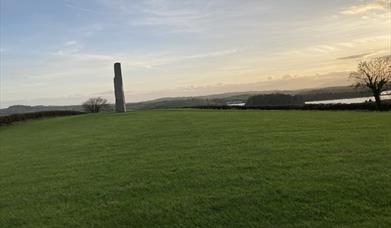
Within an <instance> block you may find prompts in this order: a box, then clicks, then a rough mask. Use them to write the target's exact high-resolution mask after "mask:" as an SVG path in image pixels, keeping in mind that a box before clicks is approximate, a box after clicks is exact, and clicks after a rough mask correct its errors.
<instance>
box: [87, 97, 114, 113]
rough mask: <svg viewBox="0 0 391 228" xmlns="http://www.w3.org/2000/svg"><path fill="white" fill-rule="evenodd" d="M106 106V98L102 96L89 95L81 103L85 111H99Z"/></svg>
mask: <svg viewBox="0 0 391 228" xmlns="http://www.w3.org/2000/svg"><path fill="white" fill-rule="evenodd" d="M106 106H108V103H107V100H106V99H104V98H102V97H91V98H90V99H88V100H87V101H86V102H84V103H83V108H84V110H85V111H86V112H100V111H101V110H102V108H104V107H106Z"/></svg>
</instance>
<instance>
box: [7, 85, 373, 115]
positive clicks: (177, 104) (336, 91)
mask: <svg viewBox="0 0 391 228" xmlns="http://www.w3.org/2000/svg"><path fill="white" fill-rule="evenodd" d="M274 93H280V94H289V95H302V96H304V97H305V99H306V101H315V100H328V99H342V98H355V97H362V96H370V95H371V94H370V92H368V91H366V90H364V89H360V90H358V89H355V88H353V87H350V86H339V87H328V88H319V89H302V90H270V91H246V92H232V93H223V94H212V95H207V96H198V97H167V98H160V99H156V100H150V101H143V102H135V103H128V104H127V108H128V110H143V109H157V108H183V107H196V106H208V105H213V106H216V105H227V104H229V103H246V102H247V100H248V99H249V98H250V97H252V96H255V95H264V94H274ZM53 110H70V111H82V107H81V105H71V106H43V105H41V106H27V105H14V106H10V107H8V108H5V109H0V115H9V114H15V113H29V112H39V111H53ZM111 110H113V106H109V107H108V108H107V110H106V111H111Z"/></svg>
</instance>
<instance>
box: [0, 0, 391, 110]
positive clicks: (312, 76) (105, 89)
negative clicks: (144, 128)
mask: <svg viewBox="0 0 391 228" xmlns="http://www.w3.org/2000/svg"><path fill="white" fill-rule="evenodd" d="M0 4H1V5H0V13H1V14H0V19H1V21H0V25H1V27H0V57H1V58H0V64H1V69H0V82H1V84H0V89H1V91H0V96H1V97H0V98H1V99H0V101H1V102H0V104H1V107H3V108H4V107H8V106H10V105H16V104H24V105H68V104H80V103H82V102H83V101H84V100H86V99H87V98H88V97H96V96H102V97H105V98H107V99H108V100H109V101H110V102H113V100H114V93H113V77H114V75H113V64H114V63H115V62H121V64H122V74H123V80H124V90H125V94H126V100H127V102H135V101H142V100H148V99H154V98H160V97H170V96H197V95H206V94H216V93H225V92H238V91H250V90H251V91H261V90H280V89H301V88H315V87H327V86H338V85H349V84H351V83H352V82H350V81H349V80H348V74H349V72H351V71H353V70H355V68H356V66H357V63H358V62H359V61H361V60H363V59H367V58H371V57H375V56H382V55H389V54H391V0H328V1H324V0H296V1H291V0H241V1H237V0H137V1H136V0H83V1H79V0H56V1H53V0H34V1H31V0H0Z"/></svg>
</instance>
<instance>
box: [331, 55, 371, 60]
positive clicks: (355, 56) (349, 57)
mask: <svg viewBox="0 0 391 228" xmlns="http://www.w3.org/2000/svg"><path fill="white" fill-rule="evenodd" d="M370 54H372V53H363V54H358V55H350V56H345V57H341V58H337V59H338V60H348V59H361V58H364V57H366V56H368V55H370Z"/></svg>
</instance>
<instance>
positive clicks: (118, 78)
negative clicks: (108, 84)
mask: <svg viewBox="0 0 391 228" xmlns="http://www.w3.org/2000/svg"><path fill="white" fill-rule="evenodd" d="M114 93H115V111H116V112H126V103H125V95H124V88H123V84H122V72H121V63H115V64H114Z"/></svg>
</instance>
